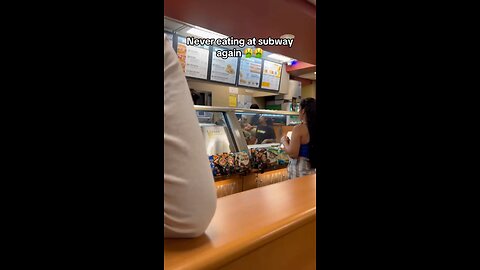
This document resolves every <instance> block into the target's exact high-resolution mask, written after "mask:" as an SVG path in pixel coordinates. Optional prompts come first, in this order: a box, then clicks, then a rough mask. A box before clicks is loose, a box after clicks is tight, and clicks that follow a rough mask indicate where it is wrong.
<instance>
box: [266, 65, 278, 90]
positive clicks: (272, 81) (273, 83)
mask: <svg viewBox="0 0 480 270" xmlns="http://www.w3.org/2000/svg"><path fill="white" fill-rule="evenodd" d="M281 75H282V65H281V64H277V63H274V62H270V61H267V60H265V61H264V62H263V76H262V88H263V89H270V90H279V87H280V76H281Z"/></svg>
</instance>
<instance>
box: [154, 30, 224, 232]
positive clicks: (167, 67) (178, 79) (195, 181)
mask: <svg viewBox="0 0 480 270" xmlns="http://www.w3.org/2000/svg"><path fill="white" fill-rule="evenodd" d="M164 56H165V58H164V63H163V64H164V65H163V66H164V71H163V74H164V76H165V78H164V114H163V119H164V126H163V129H164V137H163V138H164V142H163V144H164V147H165V149H164V152H163V157H164V161H163V162H164V175H163V177H164V188H165V191H164V194H163V200H164V203H165V206H164V210H163V214H164V215H163V217H164V228H163V232H164V236H165V237H185V238H188V237H197V236H199V235H201V234H202V233H203V232H204V231H205V230H206V228H207V227H208V224H209V223H210V221H211V219H212V217H213V214H214V213H215V208H216V202H217V197H216V191H215V187H214V181H213V175H212V171H211V170H210V164H209V161H208V156H207V153H206V149H205V144H204V141H203V135H202V133H201V130H200V127H199V125H198V120H197V117H196V115H195V111H194V109H193V101H192V97H191V95H190V91H189V88H188V85H187V81H186V79H185V76H184V74H183V71H182V69H181V67H180V64H179V62H178V59H177V55H176V54H175V52H174V51H173V49H172V46H171V45H170V43H169V42H168V41H167V40H166V39H165V38H164Z"/></svg>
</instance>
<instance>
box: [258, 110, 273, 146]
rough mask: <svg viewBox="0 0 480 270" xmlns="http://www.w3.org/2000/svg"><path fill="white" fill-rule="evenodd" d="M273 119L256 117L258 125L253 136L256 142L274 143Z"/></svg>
mask: <svg viewBox="0 0 480 270" xmlns="http://www.w3.org/2000/svg"><path fill="white" fill-rule="evenodd" d="M272 126H273V121H272V119H271V118H266V117H265V116H262V117H260V118H259V119H258V127H257V132H256V135H255V137H257V143H274V142H275V131H274V130H273V127H272Z"/></svg>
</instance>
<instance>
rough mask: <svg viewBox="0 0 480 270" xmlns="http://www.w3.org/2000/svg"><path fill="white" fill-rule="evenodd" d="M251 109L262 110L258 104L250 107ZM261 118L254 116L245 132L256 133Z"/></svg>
mask: <svg viewBox="0 0 480 270" xmlns="http://www.w3.org/2000/svg"><path fill="white" fill-rule="evenodd" d="M250 109H260V107H258V105H257V104H252V105H250ZM259 118H260V115H259V114H255V115H254V116H252V117H251V118H250V119H249V121H248V123H247V124H246V125H245V130H246V131H252V132H254V133H255V130H254V129H255V127H256V126H258V119H259Z"/></svg>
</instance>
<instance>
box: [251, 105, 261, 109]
mask: <svg viewBox="0 0 480 270" xmlns="http://www.w3.org/2000/svg"><path fill="white" fill-rule="evenodd" d="M250 109H260V107H258V105H257V104H252V105H250Z"/></svg>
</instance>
